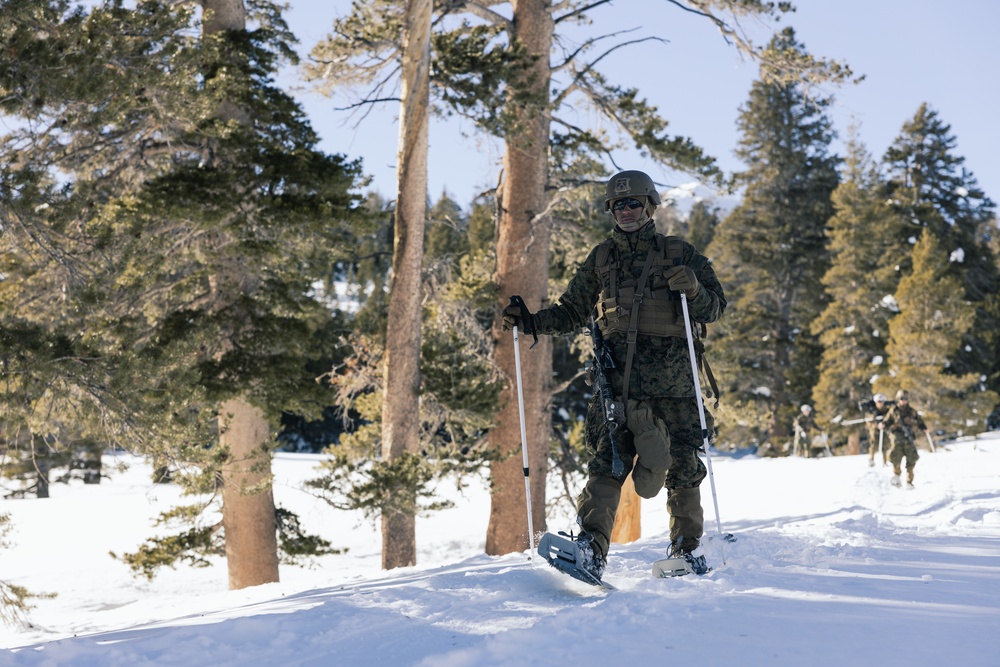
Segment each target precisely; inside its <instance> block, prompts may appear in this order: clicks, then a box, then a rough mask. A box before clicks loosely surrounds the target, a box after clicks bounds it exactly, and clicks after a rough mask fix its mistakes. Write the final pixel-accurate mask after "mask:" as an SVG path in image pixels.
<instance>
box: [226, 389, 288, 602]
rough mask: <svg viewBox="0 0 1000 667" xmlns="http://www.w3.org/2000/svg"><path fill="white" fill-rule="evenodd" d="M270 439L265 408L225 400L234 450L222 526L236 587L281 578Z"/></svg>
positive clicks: (228, 465) (229, 440)
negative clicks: (263, 410)
mask: <svg viewBox="0 0 1000 667" xmlns="http://www.w3.org/2000/svg"><path fill="white" fill-rule="evenodd" d="M269 440H270V438H269V427H268V423H267V420H266V419H265V418H264V415H263V414H262V412H261V411H260V409H258V408H255V407H254V406H252V405H250V404H249V403H247V402H246V401H244V400H241V399H234V400H231V401H226V402H225V403H223V404H222V408H221V413H220V414H219V444H220V446H222V447H223V448H227V449H228V450H229V459H228V461H227V462H226V464H225V465H224V466H223V468H222V479H223V482H224V484H223V487H222V526H223V529H224V530H225V534H226V562H227V563H228V565H229V588H230V589H232V590H236V589H238V588H246V587H247V586H257V585H259V584H268V583H272V582H275V581H278V537H277V525H276V523H275V511H274V496H273V495H272V492H271V456H270V452H269V451H268V444H269Z"/></svg>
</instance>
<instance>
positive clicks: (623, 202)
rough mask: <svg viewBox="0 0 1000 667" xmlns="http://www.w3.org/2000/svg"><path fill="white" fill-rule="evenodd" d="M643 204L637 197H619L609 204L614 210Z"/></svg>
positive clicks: (639, 206) (637, 206)
mask: <svg viewBox="0 0 1000 667" xmlns="http://www.w3.org/2000/svg"><path fill="white" fill-rule="evenodd" d="M643 206H644V204H643V203H642V202H641V201H639V200H638V199H632V198H631V197H630V198H628V199H619V200H618V201H616V202H615V203H614V204H612V205H611V209H612V210H614V211H624V210H625V209H626V208H642V207H643Z"/></svg>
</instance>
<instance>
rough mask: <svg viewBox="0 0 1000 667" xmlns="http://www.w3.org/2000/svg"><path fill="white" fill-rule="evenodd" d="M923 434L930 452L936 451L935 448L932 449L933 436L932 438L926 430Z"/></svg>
mask: <svg viewBox="0 0 1000 667" xmlns="http://www.w3.org/2000/svg"><path fill="white" fill-rule="evenodd" d="M924 435H926V436H927V444H929V445H930V446H931V453H932V454H933V453H934V452H936V451H937V450H936V449H934V438H932V437H931V434H930V433H928V432H927V431H924Z"/></svg>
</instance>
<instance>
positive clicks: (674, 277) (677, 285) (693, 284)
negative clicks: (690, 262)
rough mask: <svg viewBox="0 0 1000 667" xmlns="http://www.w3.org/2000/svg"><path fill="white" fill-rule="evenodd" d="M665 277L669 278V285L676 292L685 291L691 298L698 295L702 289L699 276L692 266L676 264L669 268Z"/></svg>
mask: <svg viewBox="0 0 1000 667" xmlns="http://www.w3.org/2000/svg"><path fill="white" fill-rule="evenodd" d="M663 277H664V278H666V279H667V285H669V286H670V289H672V290H674V291H675V292H684V293H685V294H687V297H688V298H689V299H693V298H695V297H696V296H698V292H699V291H701V284H700V283H699V282H698V276H696V275H695V274H694V270H693V269H692V268H691V267H690V266H683V265H682V266H674V267H671V268H669V269H667V271H666V273H664V274H663Z"/></svg>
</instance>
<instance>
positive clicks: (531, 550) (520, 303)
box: [510, 296, 538, 563]
mask: <svg viewBox="0 0 1000 667" xmlns="http://www.w3.org/2000/svg"><path fill="white" fill-rule="evenodd" d="M510 305H512V306H516V307H517V308H520V309H521V313H522V314H523V315H525V316H526V318H525V319H522V321H526V322H528V327H527V330H528V331H529V332H530V333H532V335H534V336H535V342H538V336H537V335H535V334H534V332H532V331H531V319H530V318H531V313H530V312H529V311H528V307H527V306H526V305H525V303H524V300H523V299H522V298H521V297H519V296H512V297H510ZM513 329H514V371H515V375H516V376H517V411H518V415H519V417H520V420H521V422H520V423H521V464H522V467H523V470H524V498H525V502H526V503H527V505H528V559H529V560H531V562H532V563H534V561H535V529H534V526H533V525H532V522H531V473H530V471H529V466H528V435H527V432H526V430H525V428H524V392H523V390H522V388H521V345H520V340H519V339H518V336H517V325H515V326H514V327H513ZM532 347H534V344H532Z"/></svg>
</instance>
